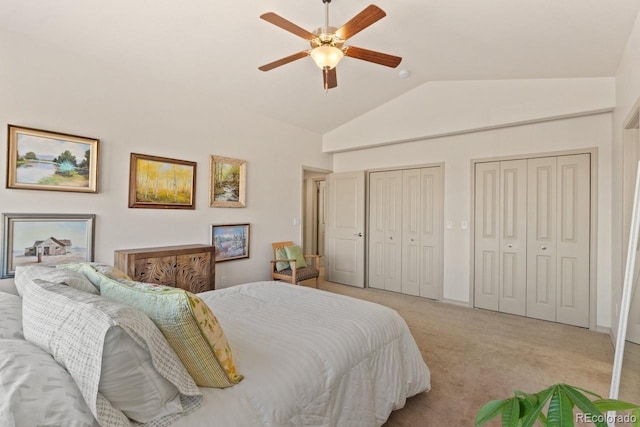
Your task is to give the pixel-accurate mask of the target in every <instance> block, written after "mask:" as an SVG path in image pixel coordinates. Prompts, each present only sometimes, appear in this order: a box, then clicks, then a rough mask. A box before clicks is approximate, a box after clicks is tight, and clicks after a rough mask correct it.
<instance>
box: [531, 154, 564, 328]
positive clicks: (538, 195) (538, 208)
mask: <svg viewBox="0 0 640 427" xmlns="http://www.w3.org/2000/svg"><path fill="white" fill-rule="evenodd" d="M527 175H528V179H527V188H528V190H527V199H528V203H527V204H528V215H527V224H528V230H527V316H528V317H534V318H536V319H542V320H549V321H552V322H555V320H556V235H557V233H556V216H557V208H556V197H557V191H556V190H557V184H556V157H543V158H538V159H529V160H528V163H527Z"/></svg>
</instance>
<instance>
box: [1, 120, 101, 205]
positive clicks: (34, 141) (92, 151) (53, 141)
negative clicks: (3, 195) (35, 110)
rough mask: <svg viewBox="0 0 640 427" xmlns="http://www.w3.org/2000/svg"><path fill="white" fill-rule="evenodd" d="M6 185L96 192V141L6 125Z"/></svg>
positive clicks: (97, 141) (10, 186)
mask: <svg viewBox="0 0 640 427" xmlns="http://www.w3.org/2000/svg"><path fill="white" fill-rule="evenodd" d="M8 138H9V141H8V144H7V146H8V150H9V152H8V155H7V163H8V165H7V188H19V189H25V190H52V191H75V192H81V193H97V192H98V145H99V140H97V139H93V138H85V137H82V136H75V135H67V134H64V133H56V132H49V131H45V130H39V129H31V128H25V127H20V126H14V125H9V129H8Z"/></svg>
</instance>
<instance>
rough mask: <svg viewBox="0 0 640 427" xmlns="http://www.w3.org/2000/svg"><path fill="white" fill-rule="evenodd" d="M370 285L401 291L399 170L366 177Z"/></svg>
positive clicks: (400, 188)
mask: <svg viewBox="0 0 640 427" xmlns="http://www.w3.org/2000/svg"><path fill="white" fill-rule="evenodd" d="M369 206H370V207H369V218H370V220H369V286H370V287H372V288H378V289H386V290H390V291H395V292H400V291H401V290H402V229H401V224H402V171H389V172H374V173H371V174H370V175H369Z"/></svg>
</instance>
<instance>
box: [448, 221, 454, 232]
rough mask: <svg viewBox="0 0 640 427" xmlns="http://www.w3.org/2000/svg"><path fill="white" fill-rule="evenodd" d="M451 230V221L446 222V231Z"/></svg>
mask: <svg viewBox="0 0 640 427" xmlns="http://www.w3.org/2000/svg"><path fill="white" fill-rule="evenodd" d="M452 228H453V221H451V220H448V221H447V230H451V229H452Z"/></svg>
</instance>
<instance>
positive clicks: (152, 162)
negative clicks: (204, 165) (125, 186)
mask: <svg viewBox="0 0 640 427" xmlns="http://www.w3.org/2000/svg"><path fill="white" fill-rule="evenodd" d="M196 167H197V163H196V162H190V161H187V160H178V159H171V158H168V157H158V156H150V155H147V154H139V153H131V159H130V166H129V207H130V208H146V209H195V208H196Z"/></svg>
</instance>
